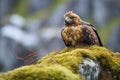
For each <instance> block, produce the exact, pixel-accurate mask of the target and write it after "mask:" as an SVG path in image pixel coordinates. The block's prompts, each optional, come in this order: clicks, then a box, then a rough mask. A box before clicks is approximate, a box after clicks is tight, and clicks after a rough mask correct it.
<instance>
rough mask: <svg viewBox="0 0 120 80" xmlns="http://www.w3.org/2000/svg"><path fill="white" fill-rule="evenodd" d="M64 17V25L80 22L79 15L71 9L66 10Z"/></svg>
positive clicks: (73, 24) (78, 23)
mask: <svg viewBox="0 0 120 80" xmlns="http://www.w3.org/2000/svg"><path fill="white" fill-rule="evenodd" d="M64 18H65V25H66V26H78V25H80V24H81V19H80V17H79V16H78V15H77V14H75V13H73V12H72V11H68V12H66V13H65V15H64Z"/></svg>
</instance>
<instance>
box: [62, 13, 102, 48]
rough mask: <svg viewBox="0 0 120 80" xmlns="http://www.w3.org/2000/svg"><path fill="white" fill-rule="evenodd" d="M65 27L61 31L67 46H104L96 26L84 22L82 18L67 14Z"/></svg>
mask: <svg viewBox="0 0 120 80" xmlns="http://www.w3.org/2000/svg"><path fill="white" fill-rule="evenodd" d="M64 18H65V22H64V23H65V26H64V28H63V29H62V31H61V35H62V39H63V41H64V43H65V45H66V46H72V47H75V46H78V45H98V46H103V45H102V42H101V40H100V37H99V35H98V33H97V31H96V29H95V28H94V26H93V25H92V24H90V23H88V22H85V21H82V20H81V19H80V17H79V16H78V15H77V14H75V13H73V12H72V11H69V12H67V13H65V15H64Z"/></svg>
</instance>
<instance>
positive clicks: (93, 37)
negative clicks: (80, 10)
mask: <svg viewBox="0 0 120 80" xmlns="http://www.w3.org/2000/svg"><path fill="white" fill-rule="evenodd" d="M82 25H83V34H84V40H85V42H86V43H88V44H89V45H91V44H93V45H94V44H96V45H99V46H103V45H102V42H101V39H100V37H99V35H98V33H97V31H96V29H95V28H94V26H93V25H92V24H90V23H88V22H84V21H83V22H82Z"/></svg>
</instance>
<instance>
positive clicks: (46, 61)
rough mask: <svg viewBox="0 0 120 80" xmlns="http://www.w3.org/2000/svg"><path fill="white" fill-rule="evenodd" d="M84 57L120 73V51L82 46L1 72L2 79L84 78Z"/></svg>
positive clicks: (53, 79)
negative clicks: (80, 67)
mask: <svg viewBox="0 0 120 80" xmlns="http://www.w3.org/2000/svg"><path fill="white" fill-rule="evenodd" d="M84 57H89V58H91V59H93V60H94V61H99V62H100V64H101V66H102V68H103V69H104V70H106V69H107V70H108V69H109V70H110V71H112V72H114V73H115V74H117V73H120V53H113V52H112V51H110V50H108V49H106V48H104V47H98V46H81V47H76V48H73V47H67V48H65V49H63V50H62V51H60V52H52V53H49V54H48V55H46V56H45V57H43V58H42V59H40V60H39V61H38V63H37V64H36V65H28V66H23V67H21V68H17V69H14V70H12V71H8V72H6V73H1V74H0V80H84V77H83V76H82V75H80V73H79V68H78V66H79V65H80V64H81V63H82V62H83V59H84ZM100 80H102V79H100Z"/></svg>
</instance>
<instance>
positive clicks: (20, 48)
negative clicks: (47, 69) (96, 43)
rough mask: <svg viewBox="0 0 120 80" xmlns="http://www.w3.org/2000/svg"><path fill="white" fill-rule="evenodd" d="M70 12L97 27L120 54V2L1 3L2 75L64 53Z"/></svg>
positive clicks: (8, 0)
mask: <svg viewBox="0 0 120 80" xmlns="http://www.w3.org/2000/svg"><path fill="white" fill-rule="evenodd" d="M69 10H72V11H73V12H75V13H77V14H78V15H79V16H80V17H81V18H82V19H83V20H85V21H88V22H90V23H92V24H94V25H95V27H96V29H97V31H98V33H99V35H100V37H101V40H102V42H103V44H104V46H105V47H107V48H109V49H110V50H112V51H114V52H120V0H0V72H4V71H8V70H11V69H14V68H17V67H20V66H23V65H29V64H34V63H36V62H37V60H38V59H39V58H41V57H43V56H44V55H46V54H48V53H50V52H52V51H60V50H61V49H63V48H64V47H65V45H64V43H63V41H62V39H61V33H60V32H61V29H62V27H63V26H64V18H63V15H64V14H65V12H67V11H69Z"/></svg>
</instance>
